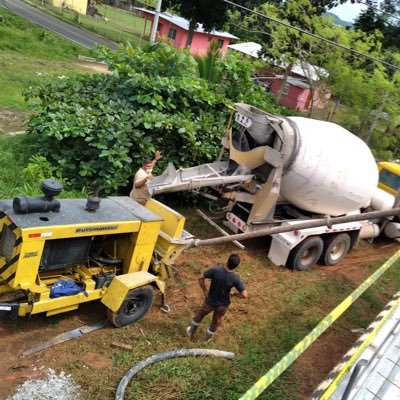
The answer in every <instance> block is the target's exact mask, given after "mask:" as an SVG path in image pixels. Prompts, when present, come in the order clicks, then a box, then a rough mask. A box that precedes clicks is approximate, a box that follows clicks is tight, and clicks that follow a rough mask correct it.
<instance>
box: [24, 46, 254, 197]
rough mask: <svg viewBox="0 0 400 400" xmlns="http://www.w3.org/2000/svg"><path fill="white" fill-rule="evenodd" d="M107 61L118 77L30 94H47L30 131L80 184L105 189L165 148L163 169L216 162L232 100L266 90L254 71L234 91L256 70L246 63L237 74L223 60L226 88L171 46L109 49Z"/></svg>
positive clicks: (113, 188) (90, 78)
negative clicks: (254, 78) (256, 81)
mask: <svg viewBox="0 0 400 400" xmlns="http://www.w3.org/2000/svg"><path fill="white" fill-rule="evenodd" d="M101 58H102V59H103V60H104V61H105V62H107V64H108V65H109V69H110V72H111V74H109V75H85V76H81V77H79V78H75V79H64V80H59V81H56V82H52V83H49V84H46V85H44V86H42V87H37V88H31V89H30V90H29V91H28V92H27V93H26V97H27V98H36V99H39V102H38V110H37V113H36V114H35V115H34V116H33V117H32V118H31V120H30V123H29V132H31V133H35V134H36V135H37V137H38V141H39V145H40V151H39V152H40V155H42V156H44V157H46V158H47V160H49V161H50V163H51V165H52V168H53V169H55V170H56V171H57V175H58V176H62V177H63V178H64V179H66V180H67V181H68V182H69V183H70V184H72V186H73V187H91V186H92V185H93V184H94V183H95V184H97V185H98V186H100V187H101V189H102V193H103V194H110V193H116V192H117V191H118V188H120V187H121V186H125V185H126V184H127V182H128V180H129V177H130V176H132V174H133V173H134V171H135V170H136V169H137V168H138V166H139V165H140V164H141V160H142V159H143V158H144V157H151V156H152V154H153V152H154V151H155V150H156V149H160V150H161V151H162V152H163V159H162V160H161V162H160V163H159V164H160V165H159V169H162V168H163V167H165V166H166V164H167V163H168V162H173V163H175V164H176V165H178V166H193V165H198V164H201V163H204V162H209V161H213V160H215V158H216V156H217V154H218V151H219V147H220V140H221V137H222V136H223V134H224V129H225V123H226V117H227V115H228V113H229V111H228V109H227V105H229V104H231V103H233V102H235V101H238V100H239V101H241V100H243V98H245V93H247V92H249V93H252V91H254V90H256V91H259V90H260V89H259V88H257V86H256V85H255V84H254V83H253V82H252V80H251V76H250V75H249V74H248V73H247V72H246V74H247V75H246V74H245V75H246V78H245V79H246V82H245V83H243V82H241V83H240V88H242V89H241V93H240V96H237V95H236V94H235V93H237V92H235V91H234V90H233V89H231V87H233V86H234V85H239V83H238V82H237V79H242V76H241V71H242V70H243V68H245V69H246V71H247V69H248V66H247V64H243V67H242V68H240V63H239V61H240V60H236V61H235V62H234V64H235V66H234V67H231V68H232V69H233V71H234V72H232V71H231V70H229V68H228V66H229V61H228V60H225V61H223V63H224V64H223V65H222V67H223V70H224V76H225V78H224V79H223V81H222V82H221V83H220V84H219V85H218V84H216V83H210V82H208V81H206V80H204V79H202V78H200V77H198V72H197V71H198V69H197V64H196V61H195V60H194V58H193V57H191V56H190V55H189V54H187V53H185V52H180V51H176V50H175V49H173V48H171V47H169V46H167V45H165V44H157V45H155V46H149V47H147V48H144V49H141V48H132V47H125V48H121V49H120V50H118V51H117V52H115V53H112V52H111V51H109V50H107V49H105V48H103V49H102V52H101ZM232 79H233V80H232ZM245 87H247V90H245V89H243V88H245ZM232 94H234V95H233V96H232ZM255 98H257V96H255Z"/></svg>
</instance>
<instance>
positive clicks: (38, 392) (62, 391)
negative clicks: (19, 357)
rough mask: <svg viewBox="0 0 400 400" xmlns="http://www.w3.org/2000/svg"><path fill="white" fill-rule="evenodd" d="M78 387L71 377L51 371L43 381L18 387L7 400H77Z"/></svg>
mask: <svg viewBox="0 0 400 400" xmlns="http://www.w3.org/2000/svg"><path fill="white" fill-rule="evenodd" d="M79 398H80V387H79V386H78V385H77V384H76V383H75V382H74V380H73V379H72V377H71V375H66V374H65V373H64V372H60V375H57V374H56V373H55V372H54V371H53V370H52V369H49V370H48V371H47V376H46V377H45V378H43V379H30V380H28V381H26V382H24V383H23V384H22V385H20V386H19V387H18V389H17V392H16V393H15V394H14V395H13V396H12V397H8V398H7V400H27V399H35V400H79Z"/></svg>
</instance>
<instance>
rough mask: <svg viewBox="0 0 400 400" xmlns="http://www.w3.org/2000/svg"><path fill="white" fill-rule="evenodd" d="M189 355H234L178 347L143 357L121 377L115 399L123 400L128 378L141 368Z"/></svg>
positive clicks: (226, 356) (232, 356) (230, 357)
mask: <svg viewBox="0 0 400 400" xmlns="http://www.w3.org/2000/svg"><path fill="white" fill-rule="evenodd" d="M189 356H209V357H221V358H227V359H229V360H231V359H233V358H234V357H235V354H234V353H231V352H229V351H221V350H212V349H179V350H171V351H165V352H164V353H158V354H154V356H151V357H148V358H145V359H144V360H142V361H139V362H138V363H136V364H134V365H133V366H132V368H131V369H130V370H129V371H128V372H127V373H126V374H125V375H124V376H123V377H122V379H121V381H120V382H119V385H118V387H117V392H116V393H115V400H123V399H124V394H125V389H126V387H127V386H128V384H129V382H130V380H131V379H132V378H133V377H134V376H135V375H136V374H137V373H138V372H139V371H140V370H142V369H143V368H145V367H147V366H149V365H151V364H154V363H156V362H159V361H162V360H168V359H170V358H177V357H189Z"/></svg>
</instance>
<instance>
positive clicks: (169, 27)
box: [136, 8, 238, 55]
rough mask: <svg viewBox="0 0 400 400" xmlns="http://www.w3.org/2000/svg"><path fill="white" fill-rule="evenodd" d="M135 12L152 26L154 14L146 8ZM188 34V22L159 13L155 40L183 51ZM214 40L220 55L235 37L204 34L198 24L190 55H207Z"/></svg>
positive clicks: (226, 34)
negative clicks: (218, 47)
mask: <svg viewBox="0 0 400 400" xmlns="http://www.w3.org/2000/svg"><path fill="white" fill-rule="evenodd" d="M136 10H137V11H139V12H140V14H141V15H142V16H143V17H144V18H145V20H146V21H147V20H149V21H151V24H152V25H153V20H154V14H155V12H154V11H152V10H148V9H146V8H136ZM188 34H189V21H188V20H187V19H185V18H182V17H179V16H177V15H172V14H167V13H160V14H159V21H158V27H157V40H158V41H167V42H172V43H173V45H174V47H175V48H176V49H184V48H185V44H186V40H187V37H188ZM214 38H215V39H216V40H217V41H218V44H219V46H220V48H221V51H222V53H225V52H226V51H227V50H228V46H229V44H230V43H231V42H232V40H234V39H238V38H237V37H236V36H233V35H231V34H230V33H228V32H221V31H215V30H213V31H211V32H205V31H204V28H203V26H202V24H199V26H198V27H197V29H196V30H195V32H194V34H193V39H192V44H191V46H190V53H191V54H195V55H203V54H206V53H207V50H208V47H209V46H210V42H211V40H212V39H214Z"/></svg>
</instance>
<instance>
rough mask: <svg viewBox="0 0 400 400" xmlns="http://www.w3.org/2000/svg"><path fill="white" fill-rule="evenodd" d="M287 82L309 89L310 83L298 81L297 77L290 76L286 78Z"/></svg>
mask: <svg viewBox="0 0 400 400" xmlns="http://www.w3.org/2000/svg"><path fill="white" fill-rule="evenodd" d="M287 83H289V84H290V85H293V86H296V87H299V88H301V89H309V88H310V85H309V84H308V83H306V82H303V81H300V80H299V79H295V78H291V77H290V76H289V77H288V78H287Z"/></svg>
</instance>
